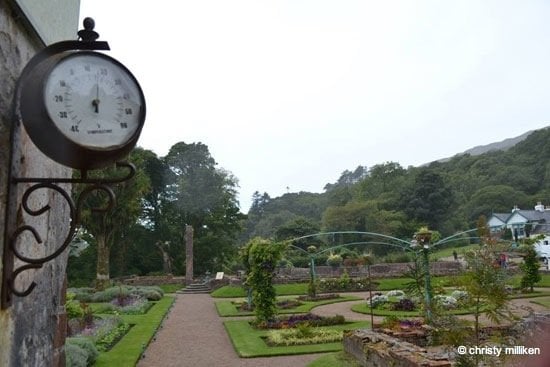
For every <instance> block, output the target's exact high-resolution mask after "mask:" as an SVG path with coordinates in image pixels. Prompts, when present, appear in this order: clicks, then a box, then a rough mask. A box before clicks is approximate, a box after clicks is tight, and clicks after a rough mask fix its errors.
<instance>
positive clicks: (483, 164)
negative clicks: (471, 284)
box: [68, 129, 550, 285]
mask: <svg viewBox="0 0 550 367" xmlns="http://www.w3.org/2000/svg"><path fill="white" fill-rule="evenodd" d="M549 142H550V129H544V130H539V131H536V132H534V133H532V134H531V135H530V136H529V137H528V138H527V139H525V140H523V141H522V142H520V143H518V144H517V145H515V146H514V147H512V148H509V149H508V150H506V151H494V152H489V153H485V154H482V155H477V156H471V155H468V154H463V155H458V156H455V157H453V158H451V159H450V160H449V161H447V162H433V163H431V164H429V165H425V166H422V167H408V168H404V167H402V166H400V165H399V164H398V163H396V162H385V163H380V164H377V165H374V166H372V167H363V166H359V167H357V168H356V169H354V170H353V171H349V170H346V171H344V172H343V173H342V175H341V176H340V178H339V179H338V180H337V181H336V182H334V183H329V184H327V185H326V186H325V190H324V192H323V193H308V192H300V193H288V194H285V195H282V196H281V197H277V198H271V197H269V195H268V194H266V193H264V194H261V193H259V192H256V193H255V194H254V196H253V203H252V206H251V208H250V210H249V212H248V215H244V214H242V213H240V211H239V206H238V203H237V187H238V186H237V182H238V181H237V178H236V177H234V176H233V175H232V174H231V173H230V172H227V171H225V170H223V169H222V168H220V167H218V166H217V163H216V161H215V160H214V158H213V157H212V156H211V155H210V152H209V150H208V147H207V146H206V145H204V144H202V143H192V144H186V143H184V142H180V143H177V144H175V145H174V146H172V147H171V149H170V151H169V152H168V154H167V155H166V156H165V157H158V156H157V155H156V154H155V153H153V152H151V151H148V150H143V149H136V150H134V151H133V152H132V154H131V156H130V161H132V162H134V163H135V164H136V165H137V168H138V174H137V175H136V177H135V178H134V180H132V181H130V182H128V183H125V184H122V185H118V186H117V187H115V188H114V189H115V191H116V195H117V198H118V199H119V200H118V203H117V205H116V207H115V209H114V211H113V212H111V213H109V216H108V218H107V219H108V220H103V219H101V217H97V213H95V212H94V211H93V210H91V208H94V207H105V205H104V204H101V201H102V200H104V199H105V198H102V197H101V196H98V197H95V196H93V197H91V198H90V199H91V200H90V203H88V204H89V205H91V206H90V207H88V204H87V205H85V206H84V210H83V213H82V214H83V217H82V219H83V223H82V224H83V226H82V228H81V229H80V231H79V236H78V238H77V239H76V241H75V242H74V243H73V245H74V251H73V255H74V256H71V257H70V260H69V267H68V274H69V281H70V282H71V284H73V285H74V284H90V283H91V282H92V281H93V280H94V278H95V277H96V274H101V275H102V276H101V278H102V279H104V280H105V279H108V277H109V276H110V277H116V276H122V275H128V274H139V275H144V274H155V273H174V274H183V273H184V271H185V251H184V241H183V236H184V230H185V226H186V225H192V226H193V228H194V232H195V233H194V238H195V254H194V260H195V271H196V275H197V276H200V275H203V274H204V273H205V272H206V271H210V272H213V271H220V270H224V271H233V270H235V269H239V268H240V266H241V265H240V264H239V261H238V256H237V254H238V249H239V247H241V246H242V245H243V244H244V243H246V242H247V241H248V240H249V239H250V238H253V237H256V236H261V237H264V238H275V239H277V240H285V239H290V238H296V237H300V236H303V235H309V234H313V233H318V232H321V231H323V232H329V231H367V232H377V233H382V234H386V235H390V236H394V237H399V238H401V239H410V238H411V236H412V234H413V233H414V232H415V231H416V230H417V229H418V228H419V227H421V226H428V227H429V228H430V229H433V230H437V231H439V232H441V234H442V235H443V236H446V235H450V234H454V233H455V232H457V231H463V230H466V229H469V228H473V227H475V223H476V221H477V219H478V217H479V216H480V215H481V214H485V215H489V214H490V213H491V212H492V211H499V212H507V211H509V210H511V208H512V207H513V206H514V205H518V206H519V207H520V208H531V207H533V206H534V205H535V204H536V202H538V201H541V202H543V203H544V204H547V205H548V204H550V144H548V143H549ZM115 171H116V170H113V169H111V170H104V171H101V172H99V173H98V174H101V175H106V176H108V175H111V174H114V175H116V173H115ZM75 192H77V190H75ZM353 241H356V239H355V238H354V237H353V236H352V235H349V236H348V235H339V236H327V237H325V238H316V239H308V240H304V241H299V242H295V243H294V244H295V245H296V246H300V247H302V248H305V247H306V246H309V245H312V244H314V245H318V246H325V247H326V246H329V245H334V244H339V243H348V242H353ZM86 244H89V245H90V246H88V247H87V248H86V246H85V245H86ZM387 250H388V249H387V247H381V248H380V249H378V251H377V249H376V248H374V252H375V253H376V255H384V254H385V253H386V252H387ZM302 260H304V261H305V262H303V264H301V263H299V262H296V261H301V260H300V259H298V260H296V259H294V261H295V265H298V264H301V265H303V266H305V265H307V258H304V259H302ZM319 261H320V263H324V262H323V261H324V260H323V259H321V258H319ZM98 264H99V265H98ZM98 279H99V278H98Z"/></svg>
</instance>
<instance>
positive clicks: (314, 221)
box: [242, 128, 550, 242]
mask: <svg viewBox="0 0 550 367" xmlns="http://www.w3.org/2000/svg"><path fill="white" fill-rule="evenodd" d="M549 162H550V128H545V129H541V130H536V131H530V132H527V133H525V134H522V135H520V136H518V137H515V138H511V139H506V140H503V141H502V142H498V143H493V144H488V145H485V146H480V147H474V148H472V149H469V150H467V151H465V152H463V153H461V154H457V155H455V156H453V157H451V158H448V159H445V160H439V161H435V162H431V163H429V164H427V165H424V166H421V167H408V168H404V167H402V166H401V165H400V164H399V163H396V162H385V163H380V164H376V165H374V166H372V167H368V168H367V167H363V166H359V167H357V168H356V169H355V170H345V171H344V172H343V173H342V175H341V177H340V178H339V179H338V180H337V181H336V182H335V183H330V184H327V185H326V186H325V191H324V192H323V193H321V194H312V193H306V192H301V193H294V194H285V195H283V196H281V197H277V198H269V196H267V199H268V200H257V201H256V202H255V206H254V205H253V208H252V209H251V211H250V212H249V215H248V219H247V221H246V223H245V226H246V233H245V234H244V236H243V237H242V240H243V241H246V240H247V239H248V238H250V236H253V235H261V236H264V237H275V238H281V239H282V238H285V236H288V237H287V238H293V237H292V236H295V237H296V235H299V234H301V233H303V234H309V233H314V232H312V231H316V230H317V231H350V230H355V231H369V232H377V233H383V234H387V235H391V236H395V237H399V238H410V236H411V235H412V234H413V233H414V231H415V230H416V229H418V228H419V227H420V226H423V225H427V226H429V227H430V228H431V229H435V230H438V231H440V232H441V233H442V234H443V235H450V234H453V233H456V232H457V231H463V230H465V229H469V228H475V226H476V222H477V220H478V218H479V216H480V215H485V216H489V215H490V214H491V213H492V212H494V211H501V212H503V211H504V212H507V211H509V210H511V208H512V207H513V206H514V205H518V206H519V207H520V208H530V207H532V206H534V205H535V204H536V203H537V202H538V201H541V202H543V204H546V205H548V204H550V163H549ZM265 195H267V194H264V198H265ZM258 198H260V195H259V194H258ZM332 240H333V241H337V242H341V241H352V240H353V238H351V237H350V236H347V237H343V238H338V239H332Z"/></svg>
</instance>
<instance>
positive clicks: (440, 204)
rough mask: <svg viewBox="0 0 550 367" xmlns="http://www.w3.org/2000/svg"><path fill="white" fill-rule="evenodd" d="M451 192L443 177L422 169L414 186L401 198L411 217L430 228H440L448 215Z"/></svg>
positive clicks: (451, 199) (451, 198) (450, 205)
mask: <svg viewBox="0 0 550 367" xmlns="http://www.w3.org/2000/svg"><path fill="white" fill-rule="evenodd" d="M453 201H454V200H453V194H452V191H451V189H450V188H449V186H448V185H447V183H446V182H445V180H444V179H443V177H442V176H441V175H440V174H438V173H437V172H434V171H433V170H431V169H428V168H426V169H422V170H421V171H420V172H419V173H418V175H417V176H416V179H415V181H414V186H413V187H412V188H411V190H410V191H409V192H408V193H405V195H404V196H403V198H402V205H403V206H404V210H405V212H406V213H407V214H408V215H409V217H410V218H411V219H414V220H416V221H417V222H419V223H422V224H424V225H427V226H428V227H430V228H440V225H441V223H442V222H443V221H444V220H445V219H446V218H447V217H448V216H449V214H450V210H451V207H452V204H453Z"/></svg>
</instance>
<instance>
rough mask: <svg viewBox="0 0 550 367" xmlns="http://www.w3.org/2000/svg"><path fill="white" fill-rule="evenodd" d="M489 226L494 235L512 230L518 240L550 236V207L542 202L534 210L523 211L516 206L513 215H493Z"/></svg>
mask: <svg viewBox="0 0 550 367" xmlns="http://www.w3.org/2000/svg"><path fill="white" fill-rule="evenodd" d="M487 224H488V225H489V227H490V228H491V232H493V233H496V232H501V231H502V230H504V229H510V230H511V231H512V235H513V236H514V237H516V236H517V238H524V237H528V236H530V235H537V234H550V207H547V206H544V205H542V203H541V202H538V203H537V205H535V209H534V210H522V209H519V208H518V207H517V206H514V208H513V209H512V211H511V213H493V214H492V215H491V217H489V220H488V221H487Z"/></svg>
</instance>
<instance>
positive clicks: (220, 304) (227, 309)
mask: <svg viewBox="0 0 550 367" xmlns="http://www.w3.org/2000/svg"><path fill="white" fill-rule="evenodd" d="M361 299H362V298H360V297H355V296H340V297H339V298H333V299H326V300H321V301H302V303H303V304H302V305H300V306H297V307H293V308H288V309H280V308H278V309H277V312H278V313H279V314H293V313H307V312H310V311H311V310H312V309H313V308H315V307H317V306H323V305H329V304H333V303H339V302H350V301H360V300H361ZM215 305H216V311H217V312H218V315H219V316H221V317H227V316H252V315H254V312H253V311H239V310H238V309H237V306H235V305H234V304H233V301H229V300H223V301H216V302H215Z"/></svg>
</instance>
